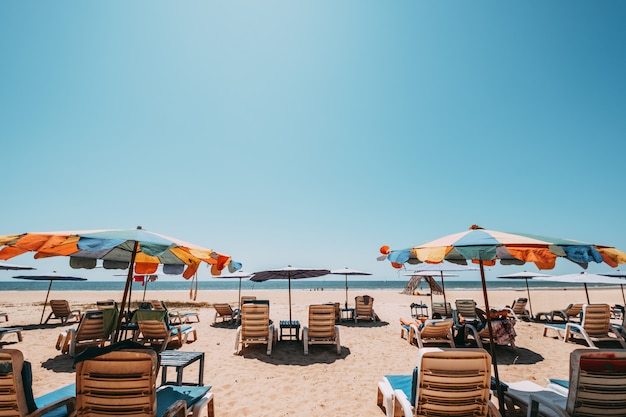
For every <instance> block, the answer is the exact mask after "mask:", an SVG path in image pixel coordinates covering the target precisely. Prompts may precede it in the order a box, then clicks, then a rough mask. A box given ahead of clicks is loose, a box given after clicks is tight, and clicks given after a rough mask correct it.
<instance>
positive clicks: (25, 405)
mask: <svg viewBox="0 0 626 417" xmlns="http://www.w3.org/2000/svg"><path fill="white" fill-rule="evenodd" d="M32 381H33V376H32V369H31V365H30V363H29V362H28V361H25V360H24V355H23V354H22V352H21V351H19V350H16V349H0V387H2V388H1V389H0V415H2V416H19V417H30V416H39V415H43V414H45V415H46V416H47V417H60V416H67V415H68V414H69V413H71V412H73V411H74V410H75V408H76V399H75V398H74V394H73V390H72V391H69V395H67V394H68V391H67V390H57V391H54V392H53V393H49V394H46V395H44V396H41V397H38V398H36V399H35V398H33V391H32Z"/></svg>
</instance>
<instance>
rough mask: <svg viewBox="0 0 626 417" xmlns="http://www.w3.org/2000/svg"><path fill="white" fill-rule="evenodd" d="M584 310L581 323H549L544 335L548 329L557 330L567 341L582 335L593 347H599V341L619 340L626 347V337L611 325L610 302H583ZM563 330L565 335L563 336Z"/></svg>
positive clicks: (546, 325)
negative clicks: (625, 338) (597, 344)
mask: <svg viewBox="0 0 626 417" xmlns="http://www.w3.org/2000/svg"><path fill="white" fill-rule="evenodd" d="M582 311H583V312H582V321H581V322H580V323H572V322H568V323H564V324H561V323H547V324H545V325H544V328H543V335H544V336H546V335H547V332H548V330H555V331H556V334H557V337H558V338H559V339H562V340H563V341H565V342H569V341H571V340H572V339H573V338H574V337H575V336H580V337H582V338H583V339H584V340H585V342H586V343H587V345H589V347H591V348H596V349H598V346H596V343H597V342H618V343H619V344H620V345H621V346H622V347H623V348H626V341H625V340H624V337H623V336H622V335H621V334H620V332H619V331H618V330H617V329H616V328H615V327H613V326H612V325H611V307H610V306H609V305H608V304H583V309H582ZM561 332H565V335H564V336H561Z"/></svg>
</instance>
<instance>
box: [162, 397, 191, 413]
mask: <svg viewBox="0 0 626 417" xmlns="http://www.w3.org/2000/svg"><path fill="white" fill-rule="evenodd" d="M186 416H187V403H185V400H178V401H176V402H175V403H173V404H172V405H170V406H169V407H167V410H165V413H163V415H162V416H161V417H186Z"/></svg>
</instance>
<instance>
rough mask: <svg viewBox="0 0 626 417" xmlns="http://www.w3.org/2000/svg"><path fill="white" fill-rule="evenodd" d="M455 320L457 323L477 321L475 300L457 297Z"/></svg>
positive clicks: (478, 319)
mask: <svg viewBox="0 0 626 417" xmlns="http://www.w3.org/2000/svg"><path fill="white" fill-rule="evenodd" d="M454 304H455V305H456V317H455V320H456V321H457V322H459V323H477V322H479V321H480V318H479V317H478V315H477V314H476V301H474V300H473V299H471V298H457V299H456V300H455V301H454Z"/></svg>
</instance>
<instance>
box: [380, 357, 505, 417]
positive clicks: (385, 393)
mask: <svg viewBox="0 0 626 417" xmlns="http://www.w3.org/2000/svg"><path fill="white" fill-rule="evenodd" d="M490 386H491V357H490V356H489V354H488V353H487V352H486V351H485V350H484V349H439V348H423V349H420V350H419V353H418V357H417V367H416V368H415V369H414V370H413V374H412V375H388V376H385V378H384V379H383V380H382V381H381V382H379V383H378V395H377V404H378V406H379V407H381V408H383V409H384V410H385V412H386V414H387V416H388V417H399V416H406V417H409V416H414V415H416V416H422V415H424V416H426V415H428V416H431V415H432V416H461V415H463V416H499V415H500V413H499V412H498V410H497V409H496V407H495V405H494V404H492V403H491V402H490V401H489V397H490Z"/></svg>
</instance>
